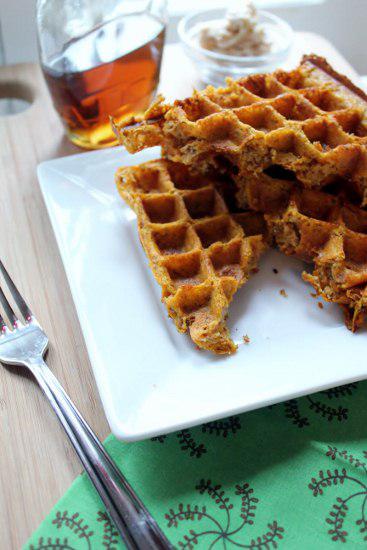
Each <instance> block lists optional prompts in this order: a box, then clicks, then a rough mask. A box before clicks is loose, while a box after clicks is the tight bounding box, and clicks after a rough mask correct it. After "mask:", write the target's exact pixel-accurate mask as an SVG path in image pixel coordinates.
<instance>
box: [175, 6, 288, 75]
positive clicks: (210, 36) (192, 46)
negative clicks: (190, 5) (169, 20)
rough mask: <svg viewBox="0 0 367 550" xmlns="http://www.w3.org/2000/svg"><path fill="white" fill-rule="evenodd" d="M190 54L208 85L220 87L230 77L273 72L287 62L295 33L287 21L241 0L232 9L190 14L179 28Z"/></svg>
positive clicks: (186, 49)
mask: <svg viewBox="0 0 367 550" xmlns="http://www.w3.org/2000/svg"><path fill="white" fill-rule="evenodd" d="M178 32H179V35H180V38H181V41H182V43H183V45H184V48H185V51H186V53H187V55H188V56H189V57H190V58H191V59H192V61H193V62H194V64H195V65H196V68H197V70H198V73H199V76H200V79H201V80H202V81H203V82H204V83H206V84H214V85H220V84H222V83H223V82H224V80H225V78H226V77H227V76H230V77H232V78H235V79H236V78H240V77H241V76H246V75H248V74H251V73H259V72H271V71H273V70H274V69H275V68H277V67H278V66H279V65H280V64H281V62H282V61H284V60H285V59H286V58H287V57H288V55H289V52H290V49H291V46H292V44H293V31H292V29H291V27H290V26H289V25H288V23H286V22H285V21H284V20H283V19H280V18H279V17H277V16H275V15H273V14H271V13H269V12H266V11H257V10H256V8H255V7H254V5H253V4H252V2H250V1H248V0H237V1H236V2H232V3H231V4H230V7H229V9H228V10H226V9H213V10H206V11H201V12H197V13H194V14H189V15H187V16H186V17H184V18H183V19H182V20H181V21H180V23H179V26H178Z"/></svg>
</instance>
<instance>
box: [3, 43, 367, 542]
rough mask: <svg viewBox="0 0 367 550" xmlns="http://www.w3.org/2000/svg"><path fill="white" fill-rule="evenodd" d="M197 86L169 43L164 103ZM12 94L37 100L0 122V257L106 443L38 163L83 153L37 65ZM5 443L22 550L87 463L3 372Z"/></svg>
mask: <svg viewBox="0 0 367 550" xmlns="http://www.w3.org/2000/svg"><path fill="white" fill-rule="evenodd" d="M311 50H312V51H315V53H319V54H321V55H324V56H326V57H328V59H329V60H330V62H331V63H332V64H334V65H335V66H336V68H337V69H339V70H341V71H343V72H345V73H347V74H348V75H349V76H351V77H352V78H353V77H355V76H356V75H355V73H354V71H353V69H352V68H351V67H350V66H349V65H348V64H347V62H346V61H345V60H344V59H343V58H342V57H341V56H340V54H338V52H336V51H335V49H334V48H333V47H332V46H331V45H330V44H329V43H328V42H326V41H325V40H324V39H322V38H321V37H317V36H316V35H310V34H307V35H306V34H304V33H303V34H302V33H300V34H298V35H297V40H296V46H295V48H294V51H293V53H292V56H291V60H290V64H293V65H295V64H296V62H297V61H298V59H299V58H300V55H301V53H303V52H309V51H311ZM174 71H177V73H175V72H174ZM195 81H196V77H195V75H194V73H193V70H192V67H191V65H190V63H189V61H188V60H187V59H186V58H185V57H184V55H183V53H182V51H181V49H180V47H179V46H177V45H174V46H169V47H167V48H166V51H165V59H164V64H163V69H162V78H161V89H162V91H163V92H164V93H166V95H167V96H168V97H174V96H176V97H177V96H182V95H186V94H188V93H190V91H191V87H192V84H193V83H195ZM10 89H11V90H17V92H18V91H20V95H23V96H25V97H28V98H32V101H33V103H32V105H31V107H30V108H29V109H28V110H27V111H24V112H23V113H21V114H19V115H14V116H9V117H3V118H0V143H1V147H0V190H1V198H0V251H1V252H0V254H1V258H2V259H3V261H4V262H5V264H6V266H7V267H8V270H9V271H10V273H11V274H12V275H13V277H14V279H15V280H16V282H17V284H18V286H19V288H20V290H21V292H22V293H23V294H24V296H25V297H26V299H27V300H28V302H29V303H30V305H31V308H32V309H33V311H34V312H35V313H36V316H37V317H38V318H39V320H40V321H41V323H42V325H43V327H44V328H45V330H46V332H47V334H48V336H49V338H50V342H51V349H50V353H49V357H48V363H49V365H50V367H51V368H52V370H53V371H54V372H55V374H56V376H57V377H58V378H59V380H60V381H61V383H62V384H63V385H64V386H65V388H66V390H67V392H68V393H69V394H70V396H71V398H72V399H73V400H74V401H75V403H76V404H77V406H78V407H79V409H80V410H81V412H82V414H83V415H85V417H86V418H87V420H88V421H89V422H90V424H91V426H92V427H93V429H94V430H95V431H96V433H97V434H98V436H99V437H101V438H104V437H105V436H106V435H107V434H108V432H109V428H108V426H107V422H106V419H105V416H104V413H103V410H102V407H101V403H100V400H99V397H98V393H97V389H96V386H95V382H94V378H93V374H92V372H91V368H90V364H89V360H88V356H87V352H86V349H85V345H84V341H83V338H82V335H81V331H80V327H79V323H78V320H77V317H76V313H75V309H74V305H73V302H72V299H71V295H70V291H69V287H68V284H67V281H66V277H65V273H64V270H63V266H62V263H61V259H60V257H59V253H58V250H57V247H56V242H55V239H54V236H53V233H52V230H51V226H50V222H49V220H48V217H47V213H46V210H45V207H44V204H43V200H42V197H41V193H40V190H39V186H38V183H37V178H36V167H37V164H38V163H39V162H41V161H43V160H46V159H49V158H54V157H58V156H63V155H68V154H72V153H75V152H79V150H77V148H76V147H74V146H73V145H71V144H70V143H69V142H68V141H67V140H66V138H65V137H64V136H63V130H62V127H61V124H60V122H59V120H58V118H57V115H56V114H55V112H54V111H53V108H52V105H51V101H50V99H49V96H48V93H47V90H46V88H45V84H44V81H43V78H42V75H41V71H40V69H39V67H38V66H37V65H29V64H27V65H17V66H13V67H2V68H1V69H0V97H1V96H4V94H5V91H9V90H10ZM0 445H1V451H0V534H1V543H0V546H1V548H4V549H5V548H6V549H9V550H10V549H18V548H20V547H21V545H22V544H23V543H24V542H25V541H26V539H27V538H28V537H29V536H30V534H31V533H32V531H33V530H34V529H35V528H36V527H37V526H38V524H39V523H40V522H41V521H42V519H43V518H44V517H45V516H46V515H47V513H48V512H49V511H50V509H51V507H52V506H53V505H54V504H55V503H56V501H57V500H58V498H59V497H60V496H61V495H62V494H63V493H64V491H65V490H66V489H67V488H68V486H69V485H70V483H71V482H72V481H73V479H74V478H75V476H76V475H77V474H78V473H79V472H80V470H81V467H80V465H79V462H78V459H77V458H76V456H75V455H74V451H73V450H72V449H71V447H70V445H69V443H68V441H67V440H66V438H65V436H64V434H63V432H62V430H61V428H60V427H59V426H58V423H57V420H56V418H55V417H54V415H53V413H52V412H51V409H50V408H49V406H48V404H47V403H46V401H45V399H44V398H43V396H42V395H41V393H40V391H39V390H38V388H37V387H36V385H35V384H34V383H33V382H32V380H31V378H30V377H28V376H24V375H23V376H19V374H17V372H16V371H14V370H13V371H11V370H7V369H5V368H2V369H0Z"/></svg>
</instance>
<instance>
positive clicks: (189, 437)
mask: <svg viewBox="0 0 367 550" xmlns="http://www.w3.org/2000/svg"><path fill="white" fill-rule="evenodd" d="M241 429H242V425H241V419H240V416H229V417H228V418H224V419H223V420H215V421H212V422H207V423H205V424H202V425H201V432H202V433H203V434H206V435H209V436H212V435H214V436H217V437H218V436H219V437H223V438H227V437H228V436H230V435H235V434H237V433H238V432H239V431H240V430H241ZM194 431H195V432H197V431H198V429H196V430H194ZM195 436H196V434H195ZM195 436H194V435H193V430H190V429H187V428H186V429H184V430H180V431H179V432H177V433H176V437H177V438H178V441H179V446H180V449H181V451H184V452H187V453H188V454H189V456H191V457H194V458H201V457H202V456H203V455H204V454H205V453H206V452H207V448H206V447H205V443H204V442H203V441H198V440H197V438H196V437H195ZM168 437H169V436H168V435H160V436H157V437H152V438H151V441H157V442H158V443H164V442H165V441H166V439H167V438H168Z"/></svg>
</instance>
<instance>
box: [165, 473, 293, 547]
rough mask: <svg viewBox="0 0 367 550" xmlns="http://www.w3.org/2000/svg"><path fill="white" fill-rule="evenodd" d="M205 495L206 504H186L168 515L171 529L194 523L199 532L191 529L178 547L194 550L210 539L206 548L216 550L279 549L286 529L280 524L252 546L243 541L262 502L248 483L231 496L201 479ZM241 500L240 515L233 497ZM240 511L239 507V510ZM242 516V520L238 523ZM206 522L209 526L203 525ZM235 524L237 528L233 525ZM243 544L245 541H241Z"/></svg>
mask: <svg viewBox="0 0 367 550" xmlns="http://www.w3.org/2000/svg"><path fill="white" fill-rule="evenodd" d="M195 489H196V491H198V493H199V494H201V495H204V494H205V495H207V496H208V497H209V498H208V499H207V501H208V502H207V504H206V505H201V506H199V505H198V504H195V505H192V504H186V505H184V504H182V503H180V504H179V505H178V508H177V510H175V509H173V508H171V509H170V510H169V511H168V512H167V513H166V514H165V519H166V521H167V527H169V528H172V527H174V528H176V529H177V528H179V527H181V524H182V523H183V522H184V523H186V522H188V521H189V522H194V523H195V524H197V526H196V525H195V529H194V528H192V529H189V530H188V531H187V532H186V533H185V534H184V535H183V537H182V539H181V540H180V541H179V542H178V547H179V548H181V549H185V550H193V549H194V547H195V546H196V545H197V544H199V541H200V542H202V539H203V538H205V539H208V540H207V541H205V542H203V544H205V545H206V546H205V547H206V548H208V549H210V550H211V549H212V548H214V546H215V545H216V544H217V543H221V544H222V547H223V545H224V547H227V546H228V545H229V546H233V547H239V548H249V549H252V550H267V549H269V548H278V542H279V540H281V539H283V533H284V529H283V527H280V526H279V525H278V523H277V521H275V520H274V521H273V522H271V523H269V524H268V525H267V527H268V530H267V531H266V532H265V533H264V534H262V535H259V536H256V537H255V538H251V539H250V540H249V541H248V543H244V542H243V535H244V532H243V530H244V527H245V526H246V525H250V526H252V525H253V524H254V519H255V512H256V508H257V504H258V502H259V499H258V498H256V497H255V496H254V495H253V489H252V488H251V487H250V486H249V484H248V483H244V484H242V485H241V484H237V485H236V486H235V490H234V494H233V495H232V496H231V497H229V496H227V494H226V491H225V490H223V489H222V487H221V485H218V484H213V483H212V482H211V480H204V479H201V480H200V482H199V483H198V484H197V486H196V487H195ZM234 496H235V497H240V501H239V503H238V502H237V504H238V505H240V508H239V510H240V513H239V514H238V513H237V511H235V507H234V504H233V503H232V502H231V498H233V497H234ZM236 508H238V506H237V507H236ZM238 516H239V518H240V521H239V522H237V521H236V520H238ZM204 522H205V527H201V524H202V523H204ZM233 524H235V525H233ZM240 541H241V542H240Z"/></svg>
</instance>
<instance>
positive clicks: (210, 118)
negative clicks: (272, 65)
mask: <svg viewBox="0 0 367 550" xmlns="http://www.w3.org/2000/svg"><path fill="white" fill-rule="evenodd" d="M366 100H367V97H366V95H365V94H364V93H363V92H362V91H361V90H359V89H358V88H357V87H356V86H354V85H353V84H352V83H351V82H350V81H349V80H348V79H347V78H346V77H344V76H342V75H339V74H338V73H336V72H335V71H334V70H333V69H332V68H331V67H330V66H329V65H328V64H327V62H326V61H325V60H324V59H322V58H319V57H316V56H306V57H304V59H303V60H302V62H301V64H300V66H299V67H298V68H297V69H295V70H294V71H290V72H285V71H276V72H275V73H273V74H268V75H253V76H249V77H246V78H242V79H240V80H238V81H233V80H228V82H227V87H225V88H213V87H211V86H209V87H208V88H206V89H205V90H204V91H202V92H194V94H193V95H192V97H190V98H187V99H185V100H183V101H175V102H174V103H173V104H172V105H170V104H166V103H164V100H163V98H161V97H160V98H158V100H157V102H156V103H155V104H153V106H152V107H151V108H150V109H149V110H148V111H147V112H146V113H145V115H144V116H143V117H140V118H135V119H131V120H130V121H129V122H128V123H127V124H125V125H122V124H120V125H119V124H116V125H115V131H116V134H117V135H118V137H119V139H120V141H121V143H123V144H124V145H125V146H126V147H127V149H128V150H129V151H130V152H136V151H139V150H140V149H142V148H145V147H151V146H153V145H162V146H163V153H164V155H165V156H166V157H167V158H169V159H171V160H173V161H176V162H183V163H184V164H187V165H190V166H195V168H196V169H197V170H200V171H201V172H203V173H207V172H210V171H211V170H212V169H213V168H214V169H215V170H217V171H218V170H221V171H223V172H228V171H230V172H231V173H232V174H234V175H235V176H236V181H237V184H238V186H239V188H241V184H242V181H243V180H244V179H246V178H247V177H248V176H249V175H257V174H261V173H262V172H263V171H264V170H267V169H269V168H270V167H272V166H273V165H276V166H281V167H282V168H284V169H287V170H291V171H292V172H293V173H294V174H295V176H296V178H297V179H298V181H299V182H300V183H301V185H303V186H304V187H305V188H321V187H323V186H325V185H328V184H330V183H331V182H332V181H334V180H335V179H336V178H345V179H346V180H348V182H349V184H350V186H351V187H353V189H354V190H355V191H356V192H357V193H358V195H359V200H360V204H361V205H366V204H367V138H366V136H367V109H366Z"/></svg>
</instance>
